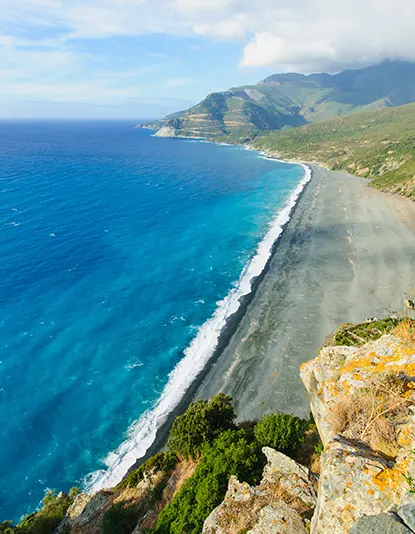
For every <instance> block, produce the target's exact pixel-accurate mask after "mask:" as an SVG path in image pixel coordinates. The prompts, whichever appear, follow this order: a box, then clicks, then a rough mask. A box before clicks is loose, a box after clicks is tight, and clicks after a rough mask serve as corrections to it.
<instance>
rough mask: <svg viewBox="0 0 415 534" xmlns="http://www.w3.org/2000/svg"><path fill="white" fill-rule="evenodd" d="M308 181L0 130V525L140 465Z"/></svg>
mask: <svg viewBox="0 0 415 534" xmlns="http://www.w3.org/2000/svg"><path fill="white" fill-rule="evenodd" d="M309 174H310V173H309V171H308V169H307V168H304V167H303V166H301V165H293V164H287V163H283V162H280V161H277V160H274V159H271V158H267V157H266V156H265V155H263V154H259V153H257V152H254V151H252V150H246V149H245V148H243V147H238V146H226V145H218V144H213V143H209V142H204V141H203V140H189V139H163V138H158V137H154V136H153V135H152V132H151V131H149V130H143V129H137V128H135V127H134V123H132V122H131V121H130V122H128V121H94V122H87V121H10V122H4V121H3V122H0V254H1V261H0V521H2V520H6V519H12V520H15V521H17V520H19V518H20V517H21V516H22V515H24V514H27V513H29V512H32V511H33V510H34V509H36V508H37V507H38V506H39V503H40V501H41V499H42V497H43V496H44V494H45V491H47V490H48V489H56V490H58V491H60V490H63V491H67V490H69V488H71V487H72V486H79V487H81V488H83V489H86V490H90V491H91V490H96V489H100V488H103V487H109V486H111V485H113V484H115V483H117V482H118V481H120V480H121V478H122V476H123V475H124V474H125V473H126V471H127V470H128V468H129V467H130V466H131V465H133V464H134V462H135V460H136V459H137V458H139V457H142V456H143V455H144V454H145V451H146V450H147V449H148V447H149V446H150V445H151V443H152V442H153V440H154V437H155V434H156V431H157V428H159V427H160V425H162V424H163V422H164V421H165V420H166V418H167V416H168V414H169V413H171V411H172V410H173V409H174V408H175V407H176V406H177V404H178V403H179V402H180V400H181V399H182V398H183V395H184V394H185V392H186V391H187V389H188V388H189V386H190V384H191V383H192V382H193V381H194V380H195V378H196V377H197V376H198V374H199V373H200V372H201V371H202V370H203V368H204V367H205V365H206V364H207V363H208V361H209V359H210V358H211V357H212V354H213V352H214V349H215V347H216V345H217V342H218V338H219V335H220V332H221V331H222V329H223V328H224V326H225V325H226V321H227V319H228V318H229V317H230V316H231V315H232V314H233V313H234V312H235V311H236V310H237V309H238V308H239V306H240V299H241V297H243V296H244V295H248V294H249V293H250V291H251V285H252V281H253V279H254V278H255V277H256V276H258V275H260V274H261V272H262V271H263V269H264V267H265V266H266V264H267V261H268V260H269V257H270V254H271V250H272V247H273V244H274V243H275V241H276V240H277V238H278V236H279V235H280V234H281V231H282V227H283V225H284V224H285V223H286V222H287V221H288V220H289V215H290V212H291V211H292V209H293V207H294V206H295V203H296V200H297V199H298V197H299V195H300V193H301V190H302V189H303V187H304V185H305V183H306V182H307V181H308V179H309V178H310V176H309Z"/></svg>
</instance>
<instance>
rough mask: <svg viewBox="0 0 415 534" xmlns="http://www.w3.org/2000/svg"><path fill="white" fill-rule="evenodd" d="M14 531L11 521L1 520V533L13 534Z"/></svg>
mask: <svg viewBox="0 0 415 534" xmlns="http://www.w3.org/2000/svg"><path fill="white" fill-rule="evenodd" d="M15 532H16V527H14V526H13V522H12V521H3V522H2V523H0V533H1V534H14V533H15Z"/></svg>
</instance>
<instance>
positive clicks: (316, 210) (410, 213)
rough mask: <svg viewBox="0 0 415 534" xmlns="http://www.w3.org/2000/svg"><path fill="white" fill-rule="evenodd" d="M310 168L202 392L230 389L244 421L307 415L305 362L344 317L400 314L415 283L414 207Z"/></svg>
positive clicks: (359, 183)
mask: <svg viewBox="0 0 415 534" xmlns="http://www.w3.org/2000/svg"><path fill="white" fill-rule="evenodd" d="M311 167H312V170H313V181H312V183H310V185H309V187H308V188H307V190H306V191H305V193H304V195H303V197H302V199H301V201H300V202H299V203H298V205H297V208H296V210H295V213H294V214H293V217H292V219H291V221H290V223H289V225H287V228H286V230H285V232H284V234H283V236H282V237H281V240H280V242H279V246H278V248H277V250H276V252H275V254H274V256H273V258H272V260H271V262H270V265H269V269H268V272H267V274H266V276H264V279H263V281H262V283H261V285H260V287H259V288H258V290H257V292H256V294H255V296H254V298H253V299H252V303H251V304H250V306H249V309H248V311H247V313H246V315H245V317H244V318H242V320H241V323H240V325H239V326H238V329H237V332H236V333H235V335H234V336H233V337H232V339H231V340H230V343H229V345H228V346H227V347H226V348H225V349H224V351H223V353H222V354H221V358H220V359H219V360H218V361H217V363H216V364H215V365H214V366H213V368H212V369H211V371H210V373H209V375H208V376H207V378H206V380H205V382H204V383H203V384H202V385H201V387H200V388H199V389H198V391H197V392H196V394H195V398H198V397H205V398H206V397H210V396H212V395H213V394H215V393H217V392H223V393H225V394H228V395H230V396H231V397H232V398H233V399H234V405H235V409H236V412H237V416H238V420H239V421H244V420H252V419H258V418H260V417H261V416H262V415H263V414H264V413H265V412H266V411H276V410H278V411H283V412H287V413H294V414H295V415H298V416H300V417H307V416H308V413H309V407H308V400H307V396H306V394H305V390H304V388H303V386H302V384H301V382H300V380H299V367H300V365H301V364H302V363H303V362H304V361H307V360H309V359H311V358H313V357H315V354H316V351H317V350H318V348H319V347H320V346H321V345H322V343H323V342H324V340H325V339H326V338H327V337H328V336H329V335H330V334H331V333H332V332H333V331H334V330H335V328H337V327H338V326H339V325H340V324H342V323H345V322H351V323H360V322H363V321H364V320H365V319H366V318H367V317H372V316H377V317H383V316H386V315H390V314H391V313H393V312H397V313H398V314H399V312H400V310H403V305H402V303H403V298H404V295H405V294H406V293H407V291H408V287H409V286H411V285H412V286H413V285H414V283H415V273H413V270H412V265H414V264H415V231H414V230H415V224H414V222H415V205H414V204H413V203H412V202H411V201H410V200H408V199H403V198H402V197H400V196H398V195H391V194H387V193H382V192H379V191H376V190H374V189H373V188H370V187H368V184H367V180H365V179H364V178H359V177H355V176H352V175H349V174H347V173H345V172H336V171H329V170H326V169H322V168H320V167H319V166H316V165H312V166H311Z"/></svg>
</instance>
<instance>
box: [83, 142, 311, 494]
mask: <svg viewBox="0 0 415 534" xmlns="http://www.w3.org/2000/svg"><path fill="white" fill-rule="evenodd" d="M258 155H259V156H260V155H261V154H260V153H259V152H258ZM279 161H282V160H279ZM283 163H286V162H283ZM300 165H301V167H303V169H304V176H303V178H302V179H301V181H300V182H299V183H298V185H297V186H296V187H295V189H294V190H293V191H292V192H291V194H290V196H289V198H288V200H287V201H286V203H285V204H284V206H283V207H282V208H279V209H278V210H277V211H276V213H275V215H274V217H273V219H272V220H271V221H270V223H269V229H268V231H267V233H266V235H265V236H264V237H263V239H262V240H261V242H260V243H259V244H258V247H257V250H256V252H255V254H254V256H253V257H252V259H251V260H250V262H249V263H248V264H247V265H246V266H245V268H244V270H243V271H242V273H241V275H240V278H239V280H238V283H237V286H236V287H235V288H233V289H231V291H230V292H229V293H228V294H227V295H226V297H225V298H224V299H223V300H222V301H221V302H219V303H218V306H217V308H216V311H215V313H214V314H213V316H211V317H210V318H209V319H208V320H207V321H206V322H205V323H204V324H203V325H202V326H201V327H200V328H199V331H198V333H197V335H196V337H195V338H194V339H193V341H192V342H191V344H190V345H189V346H188V347H187V348H186V350H185V351H184V357H183V359H182V360H181V361H180V362H179V363H178V365H177V366H176V367H175V369H174V370H173V371H172V373H171V374H170V376H169V381H168V383H167V385H166V386H165V389H164V390H163V392H162V395H161V397H160V398H159V401H158V402H157V404H156V405H155V406H154V408H152V409H151V410H150V411H149V412H146V413H144V414H143V416H142V417H141V418H140V419H139V420H137V421H136V422H135V423H134V424H133V425H132V426H131V427H130V429H129V430H128V433H127V438H126V440H124V441H123V442H122V443H121V445H120V446H119V448H118V449H117V450H115V451H112V452H110V453H109V454H108V456H107V458H106V459H105V463H106V464H107V467H108V468H107V469H103V470H100V471H96V472H93V473H90V474H89V475H88V476H87V477H86V478H85V480H84V485H85V486H86V488H85V489H86V491H88V492H94V491H97V490H100V489H105V488H109V487H113V486H114V485H116V484H117V483H118V482H120V481H121V480H122V479H123V478H124V477H125V476H126V475H127V474H128V473H129V472H130V471H131V470H133V469H135V468H137V467H138V466H139V465H140V464H141V463H143V462H144V461H145V460H146V459H147V458H148V457H150V456H152V455H154V454H155V453H156V452H158V451H159V450H160V449H161V448H162V447H163V446H164V445H165V442H166V439H167V435H168V432H169V429H170V426H171V423H172V421H173V420H174V418H175V417H176V416H177V415H178V414H180V413H182V412H183V411H185V410H186V408H187V406H188V404H189V403H190V402H191V400H192V398H193V396H194V394H195V392H196V390H197V388H198V387H199V385H200V384H201V382H202V380H203V379H204V377H205V375H206V373H207V372H208V371H209V369H210V367H211V365H212V364H213V362H214V361H216V359H218V358H219V357H220V354H221V353H222V351H223V350H224V348H225V347H226V346H227V345H228V343H229V341H230V339H231V337H232V335H233V334H234V332H235V331H236V329H237V327H238V325H239V323H240V321H241V319H242V317H243V316H244V314H245V312H246V310H247V308H248V306H249V303H250V302H251V301H252V298H253V297H254V295H255V292H256V290H257V288H258V287H259V285H260V282H261V280H262V279H263V277H264V275H265V274H266V271H267V266H268V265H269V262H270V261H271V259H272V256H273V254H274V253H275V250H276V248H277V244H278V242H279V240H280V238H281V236H282V235H283V232H284V230H285V228H286V226H287V224H288V223H289V221H290V219H291V216H292V214H293V212H294V211H295V209H296V206H297V205H298V202H299V201H300V199H301V197H302V195H303V193H304V190H305V189H306V187H307V185H308V184H309V182H310V181H311V179H312V172H311V169H310V168H309V167H308V166H307V165H305V164H300ZM206 341H208V343H207V346H206ZM201 342H203V346H202V344H201ZM143 442H144V443H143Z"/></svg>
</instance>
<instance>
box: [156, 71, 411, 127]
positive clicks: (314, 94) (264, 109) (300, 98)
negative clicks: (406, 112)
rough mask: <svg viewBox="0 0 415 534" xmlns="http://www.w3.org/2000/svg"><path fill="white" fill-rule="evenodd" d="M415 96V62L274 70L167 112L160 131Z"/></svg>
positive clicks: (320, 114) (301, 115) (263, 122)
mask: <svg viewBox="0 0 415 534" xmlns="http://www.w3.org/2000/svg"><path fill="white" fill-rule="evenodd" d="M414 101H415V64H414V63H407V62H403V61H386V62H383V63H380V64H378V65H374V66H371V67H366V68H364V69H358V70H347V71H343V72H341V73H339V74H335V75H330V74H311V75H308V76H306V75H303V74H275V75H273V76H269V77H268V78H266V79H265V80H263V81H261V82H259V83H258V84H257V85H253V86H243V87H237V88H232V89H229V90H228V91H224V92H220V93H212V94H210V95H208V96H207V97H206V98H205V99H204V100H202V102H200V103H199V104H197V105H196V106H193V107H191V108H189V109H188V110H185V111H182V112H179V113H174V114H173V115H169V116H167V117H166V118H165V119H164V120H163V121H162V123H161V125H162V126H163V128H162V130H161V131H160V132H159V135H173V136H174V135H184V136H201V137H212V136H217V135H223V134H230V133H247V132H252V131H258V130H259V131H261V130H275V129H280V128H283V127H284V126H301V125H303V124H307V123H309V122H315V121H320V120H326V119H329V118H333V117H336V116H339V115H347V114H350V113H353V112H355V111H364V110H373V109H378V108H383V107H389V106H397V105H401V104H407V103H410V102H414Z"/></svg>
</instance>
